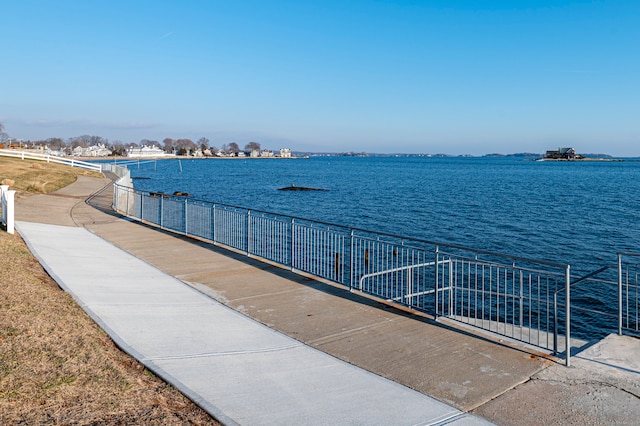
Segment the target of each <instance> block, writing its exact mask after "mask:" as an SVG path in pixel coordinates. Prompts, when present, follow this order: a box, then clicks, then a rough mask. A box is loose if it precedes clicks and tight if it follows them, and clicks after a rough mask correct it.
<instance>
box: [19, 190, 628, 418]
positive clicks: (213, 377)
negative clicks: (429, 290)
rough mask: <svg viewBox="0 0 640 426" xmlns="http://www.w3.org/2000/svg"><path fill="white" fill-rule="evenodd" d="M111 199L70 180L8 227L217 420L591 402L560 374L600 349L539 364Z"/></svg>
mask: <svg viewBox="0 0 640 426" xmlns="http://www.w3.org/2000/svg"><path fill="white" fill-rule="evenodd" d="M101 189H104V191H101ZM87 197H91V205H88V204H87V203H85V199H87ZM110 203H111V189H110V180H108V179H103V180H99V179H90V178H81V179H80V180H79V181H78V182H76V183H75V184H73V185H71V186H69V187H67V188H64V189H63V190H61V191H59V192H57V193H56V194H52V195H46V196H45V195H42V196H33V197H29V198H26V199H21V200H19V201H18V203H17V206H16V218H17V220H18V222H17V224H18V227H17V229H18V231H19V232H20V233H21V235H22V236H23V238H25V240H26V241H27V243H28V244H29V246H30V248H31V250H32V251H33V252H34V253H35V254H36V255H37V256H38V257H39V259H40V261H41V262H42V263H43V265H45V268H47V270H48V272H49V273H50V274H51V275H52V276H53V277H54V278H55V279H56V280H57V281H58V282H59V283H60V285H61V286H63V287H64V288H65V289H66V290H67V291H69V292H70V293H72V294H73V295H74V296H75V297H76V299H77V300H78V302H79V303H80V304H81V305H82V306H83V308H85V310H86V311H87V312H89V314H90V315H92V317H93V318H94V319H95V320H96V321H97V322H98V323H99V324H100V325H101V326H102V327H103V328H105V330H107V332H109V333H110V334H111V336H112V337H113V339H114V340H115V341H116V342H117V343H118V344H119V345H120V346H121V347H122V348H123V349H125V350H126V351H128V352H129V353H130V354H132V355H133V356H135V357H136V358H138V359H139V360H140V361H141V362H143V363H144V364H145V365H147V366H148V367H149V368H150V369H151V370H153V371H154V372H156V373H157V374H158V375H160V376H162V377H163V378H165V379H166V380H167V381H169V382H170V383H172V384H174V385H175V386H177V387H178V388H179V389H180V390H181V391H182V392H184V393H185V394H186V395H188V396H189V397H190V398H191V399H193V400H194V401H195V402H196V403H198V404H199V405H201V406H202V407H203V408H205V409H206V410H207V411H209V412H210V413H211V414H212V415H214V416H215V417H216V418H218V419H219V420H221V421H223V422H224V423H227V424H234V423H239V424H290V423H297V424H443V423H447V424H449V423H460V424H474V423H476V424H481V423H484V422H485V420H483V419H482V418H480V417H475V416H473V415H470V414H468V412H469V411H471V410H473V412H474V413H477V414H479V415H481V416H483V417H485V418H489V419H491V420H493V421H496V422H498V423H503V424H516V423H517V424H539V423H545V422H552V421H553V422H558V421H560V422H563V419H564V420H567V419H568V418H569V417H567V416H569V415H570V414H571V413H575V412H576V410H582V411H581V412H585V413H591V412H592V411H593V407H594V406H595V407H597V405H595V404H593V403H589V402H588V401H586V399H584V398H583V396H584V395H583V394H582V393H579V394H578V393H576V392H575V389H581V390H580V392H582V388H577V387H576V386H575V383H574V381H575V380H577V379H574V378H572V376H571V374H574V373H575V372H576V371H580V372H581V374H582V375H581V376H580V377H589V376H591V377H596V376H594V375H593V373H592V370H590V369H591V368H592V367H591V366H593V365H595V364H596V363H597V365H602V364H607V365H608V364H610V362H609V361H608V360H602V359H599V360H598V361H597V362H595V363H594V362H591V361H590V360H589V359H587V358H584V359H585V360H586V361H585V363H588V365H589V367H588V368H587V367H585V369H582V367H580V370H578V369H576V368H572V369H567V368H565V367H564V366H560V365H553V364H554V363H553V361H549V360H546V359H545V358H544V357H542V356H536V355H535V354H533V353H532V352H531V351H528V350H520V349H518V347H517V346H512V345H507V342H502V343H500V342H496V341H490V340H488V339H485V338H482V337H479V336H472V335H469V334H466V333H465V332H463V331H461V330H459V329H453V328H451V327H447V326H446V325H445V324H442V323H433V322H432V321H431V320H429V319H428V318H424V317H419V316H414V315H409V314H406V313H403V312H400V311H396V310H393V309H390V308H389V307H388V306H385V305H382V304H379V303H377V302H375V301H372V300H370V299H366V298H363V297H360V296H357V295H355V294H351V293H349V292H346V291H344V290H342V289H338V288H336V287H333V286H331V285H328V284H323V283H320V282H317V281H313V280H309V279H306V278H304V277H300V276H297V275H294V274H292V273H290V272H288V271H285V270H282V269H280V268H276V267H273V266H269V265H265V264H262V263H259V262H256V261H254V260H252V259H248V258H246V257H243V256H239V255H236V254H234V253H232V252H229V251H226V250H221V249H218V248H216V247H212V246H210V245H205V244H200V243H198V242H195V241H193V240H189V239H186V238H181V237H177V236H175V235H171V234H167V233H165V232H162V231H159V230H156V229H153V228H149V227H147V226H144V225H141V224H138V223H132V222H130V221H128V220H123V219H122V218H121V217H119V216H117V215H115V214H113V213H112V212H110V211H109V206H110ZM194 289H197V290H199V291H196V290H194ZM205 294H206V295H205ZM625 343H628V341H625ZM634 344H635V342H632V346H631V347H632V348H634V347H635V348H637V347H638V345H636V346H633V345H634ZM638 352H640V351H638ZM598 353H604V352H603V351H601V350H600V349H599V352H598ZM629 353H634V351H633V350H631V351H630V352H629ZM596 358H597V357H596ZM574 360H575V358H574ZM576 364H577V365H580V363H576ZM623 364H624V365H626V366H627V367H625V369H624V371H623V372H624V374H627V376H625V377H631V379H630V380H627V378H625V379H624V380H622V379H621V381H618V382H614V381H612V380H610V377H611V376H610V375H609V376H607V377H604V376H602V375H597V377H598V380H599V382H598V383H600V385H597V386H601V387H605V388H606V389H608V390H609V391H610V393H611V394H613V395H614V397H613V400H604V401H603V402H604V403H605V405H606V406H607V407H610V408H611V410H616V409H617V410H616V413H615V414H616V415H618V417H616V415H613V416H612V415H611V413H610V412H607V413H606V414H607V417H602V418H603V419H604V418H606V419H609V420H613V421H614V422H617V423H621V424H625V422H626V421H627V420H630V419H634V421H635V419H637V417H638V414H640V413H639V411H640V409H639V408H638V407H640V404H638V403H637V401H638V399H637V397H636V399H635V400H634V396H633V395H638V392H637V385H634V384H633V383H636V382H637V380H636V379H637V377H638V374H640V373H639V372H638V371H637V370H638V369H637V368H636V367H635V366H636V364H633V363H629V362H628V360H627V362H626V363H623ZM585 365H586V364H585ZM356 366H358V367H356ZM549 366H551V368H547V367H549ZM629 366H630V367H629ZM619 371H620V369H618V370H616V373H617V372H619ZM629 375H630V376H629ZM574 376H575V374H574ZM549 383H550V384H552V386H549ZM540 385H543V386H540ZM565 385H566V386H565ZM595 386H596V385H595V384H594V385H587V386H586V389H591V391H593V389H594V387H595ZM583 387H584V386H583ZM412 389H414V390H412ZM598 389H599V388H598ZM598 389H596V391H597V390H598ZM560 391H562V392H560ZM634 392H635V393H634ZM427 395H430V396H427ZM623 395H626V399H624V398H623V397H622V396H623ZM432 397H435V398H437V399H434V398H432ZM525 401H526V403H525ZM619 407H620V409H618V408H619ZM590 410H591V411H590ZM567 413H569V414H567ZM571 415H575V414H571ZM587 419H589V417H588V416H587ZM590 420H591V421H590V422H591V423H599V421H598V417H593V418H590Z"/></svg>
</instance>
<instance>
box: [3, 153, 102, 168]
mask: <svg viewBox="0 0 640 426" xmlns="http://www.w3.org/2000/svg"><path fill="white" fill-rule="evenodd" d="M0 156H3V157H13V158H20V159H22V160H24V159H29V160H41V161H46V162H48V163H49V162H51V163H57V164H64V165H66V166H71V167H80V168H83V169H89V170H94V171H97V172H102V166H101V165H100V164H97V163H90V162H88V161H82V160H76V159H67V158H65V157H59V156H56V155H49V154H40V153H37V152H29V151H16V150H13V149H0Z"/></svg>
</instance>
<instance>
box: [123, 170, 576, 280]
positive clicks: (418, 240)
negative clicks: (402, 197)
mask: <svg viewBox="0 0 640 426" xmlns="http://www.w3.org/2000/svg"><path fill="white" fill-rule="evenodd" d="M115 185H118V183H117V182H116V183H115ZM120 186H122V187H124V188H128V189H129V190H132V191H134V192H138V193H152V192H153V191H143V190H139V189H135V188H130V187H128V186H124V185H120ZM166 195H167V197H169V198H173V197H175V198H177V199H178V198H180V199H181V198H182V197H180V196H173V195H171V194H166ZM188 200H189V201H192V202H193V201H197V202H201V203H208V204H213V205H216V206H222V207H230V208H234V209H241V210H246V211H251V212H257V213H261V214H268V215H272V216H275V217H282V218H287V219H294V220H301V221H305V222H311V223H317V224H319V225H324V226H328V227H332V228H337V229H343V230H345V232H347V233H349V232H362V233H364V234H375V235H376V236H378V237H388V238H392V239H394V240H400V241H411V242H413V243H421V244H426V245H429V246H441V247H446V248H448V249H451V248H452V249H456V250H463V251H467V252H473V253H476V254H482V255H486V256H496V257H501V258H505V259H511V260H516V261H520V262H527V263H535V264H539V265H545V266H549V267H552V268H565V267H566V265H565V264H561V263H554V262H548V261H544V260H536V259H530V258H526V257H521V256H512V255H507V254H503V253H497V252H493V251H488V250H482V249H476V248H473V247H467V246H463V245H458V244H450V243H442V242H437V241H432V240H425V239H421V238H414V237H408V236H403V235H394V234H390V233H386V232H378V231H371V230H367V229H362V228H357V227H350V226H345V225H339V224H336V223H331V222H324V221H321V220H316V219H308V218H303V217H299V216H292V215H286V214H282V213H274V212H269V211H265V210H257V209H251V208H248V207H241V206H236V205H233V204H226V203H219V202H216V201H209V200H202V199H199V198H193V197H190V198H188ZM360 238H369V237H366V236H360Z"/></svg>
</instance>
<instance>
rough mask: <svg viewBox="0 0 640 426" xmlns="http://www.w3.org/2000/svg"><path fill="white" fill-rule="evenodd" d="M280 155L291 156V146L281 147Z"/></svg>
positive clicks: (283, 156)
mask: <svg viewBox="0 0 640 426" xmlns="http://www.w3.org/2000/svg"><path fill="white" fill-rule="evenodd" d="M280 157H282V158H291V150H290V149H289V148H281V149H280Z"/></svg>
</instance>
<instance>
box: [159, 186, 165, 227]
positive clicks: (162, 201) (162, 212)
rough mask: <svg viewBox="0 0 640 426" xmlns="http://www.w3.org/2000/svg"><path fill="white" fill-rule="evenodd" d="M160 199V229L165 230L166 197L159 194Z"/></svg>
mask: <svg viewBox="0 0 640 426" xmlns="http://www.w3.org/2000/svg"><path fill="white" fill-rule="evenodd" d="M159 197H160V223H159V225H160V229H162V228H164V195H162V194H159Z"/></svg>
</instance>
